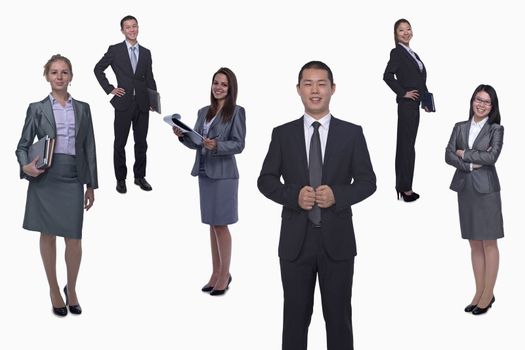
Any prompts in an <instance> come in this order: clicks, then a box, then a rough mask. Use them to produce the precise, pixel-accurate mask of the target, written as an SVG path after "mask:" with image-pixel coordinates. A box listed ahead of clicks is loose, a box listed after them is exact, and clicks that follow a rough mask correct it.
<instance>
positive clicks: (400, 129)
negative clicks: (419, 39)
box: [383, 18, 428, 202]
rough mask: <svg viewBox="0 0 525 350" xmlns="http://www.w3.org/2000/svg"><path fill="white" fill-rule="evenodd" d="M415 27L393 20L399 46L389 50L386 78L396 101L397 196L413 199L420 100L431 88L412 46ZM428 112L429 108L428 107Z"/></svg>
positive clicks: (414, 197)
mask: <svg viewBox="0 0 525 350" xmlns="http://www.w3.org/2000/svg"><path fill="white" fill-rule="evenodd" d="M411 39H412V27H411V26H410V23H409V22H408V21H407V20H406V19H403V18H402V19H399V20H397V21H396V23H395V24H394V41H395V43H396V47H395V48H393V49H392V51H391V52H390V60H389V61H388V64H387V66H386V69H385V73H384V74H383V80H384V81H385V82H386V83H387V84H388V86H389V87H390V88H391V89H392V91H394V93H395V94H396V101H397V146H396V191H397V198H398V199H399V198H401V199H402V200H404V201H405V202H413V201H415V200H417V199H418V198H419V194H417V193H416V192H414V191H413V190H412V180H413V178H414V165H415V161H416V151H415V148H414V147H415V144H416V136H417V129H418V126H419V104H420V99H421V96H422V95H423V94H424V93H426V92H428V89H427V86H426V80H427V70H426V68H425V65H424V64H423V62H422V61H421V59H420V58H419V56H418V55H417V54H416V53H415V52H414V51H412V49H411V48H410V40H411ZM425 110H426V111H427V112H428V110H427V109H426V108H425Z"/></svg>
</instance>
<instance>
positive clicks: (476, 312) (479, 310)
mask: <svg viewBox="0 0 525 350" xmlns="http://www.w3.org/2000/svg"><path fill="white" fill-rule="evenodd" d="M495 301H496V298H495V297H494V296H492V300H491V301H490V304H489V305H488V306H487V307H483V308H481V307H477V306H476V307H475V308H474V310H472V314H473V315H482V314H484V313H485V312H487V311H488V310H489V309H490V308H491V307H492V304H494V302H495Z"/></svg>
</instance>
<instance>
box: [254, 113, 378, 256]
mask: <svg viewBox="0 0 525 350" xmlns="http://www.w3.org/2000/svg"><path fill="white" fill-rule="evenodd" d="M281 177H282V179H283V180H284V183H283V182H281ZM309 182H310V181H309V172H308V162H307V159H306V145H305V140H304V122H303V117H301V118H299V119H297V120H294V121H292V122H290V123H287V124H284V125H281V126H279V127H277V128H275V129H274V130H273V133H272V141H271V143H270V147H269V149H268V153H267V155H266V158H265V159H264V163H263V166H262V169H261V174H260V175H259V179H258V181H257V185H258V187H259V191H261V193H262V194H264V195H265V196H266V197H268V198H269V199H271V200H273V201H275V202H277V203H279V204H281V205H282V206H283V210H282V221H281V236H280V239H279V257H280V258H281V259H285V260H289V261H292V260H295V259H296V258H297V257H298V256H299V253H300V252H301V248H302V246H303V241H304V238H305V235H306V229H307V225H308V211H306V210H304V209H302V208H301V207H299V203H298V199H299V191H300V190H301V188H303V187H304V186H306V185H308V184H309ZM322 184H323V185H328V186H330V187H331V188H332V191H333V193H334V197H335V204H334V205H333V206H331V207H330V208H325V209H321V215H322V227H321V231H322V235H323V243H324V246H325V248H326V251H327V252H328V254H329V255H330V256H331V257H332V258H333V259H336V260H344V259H350V258H353V257H354V256H355V255H356V253H357V250H356V243H355V236H354V228H353V224H352V205H354V204H356V203H359V202H360V201H362V200H363V199H365V198H367V197H369V196H370V195H372V193H374V192H375V190H376V176H375V174H374V170H373V169H372V163H371V162H370V156H369V154H368V148H367V146H366V141H365V137H364V135H363V131H362V129H361V127H360V126H357V125H354V124H352V123H348V122H345V121H342V120H340V119H337V118H334V117H332V119H331V120H330V129H329V130H328V139H327V141H326V149H325V156H324V160H323V179H322Z"/></svg>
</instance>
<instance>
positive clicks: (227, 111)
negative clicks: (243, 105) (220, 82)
mask: <svg viewBox="0 0 525 350" xmlns="http://www.w3.org/2000/svg"><path fill="white" fill-rule="evenodd" d="M217 74H224V75H225V76H226V78H227V79H228V95H226V98H225V100H224V105H223V106H222V109H221V110H220V112H221V115H220V118H221V122H222V123H226V122H229V121H230V119H231V118H232V117H233V113H234V112H235V106H236V104H237V78H236V77H235V74H234V73H233V72H232V70H231V69H229V68H226V67H221V68H219V70H218V71H216V72H215V74H213V78H212V79H211V84H212V88H211V89H213V81H214V80H215V77H216V76H217ZM210 101H211V106H210V108H209V109H208V113H207V114H206V120H207V121H210V120H211V119H212V118H213V117H214V116H215V115H216V114H217V113H218V112H219V102H218V101H217V99H216V98H215V97H214V96H213V90H211V91H210Z"/></svg>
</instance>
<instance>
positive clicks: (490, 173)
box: [445, 85, 503, 315]
mask: <svg viewBox="0 0 525 350" xmlns="http://www.w3.org/2000/svg"><path fill="white" fill-rule="evenodd" d="M500 120H501V117H500V113H499V104H498V96H497V95H496V91H495V90H494V88H493V87H492V86H490V85H480V86H478V87H477V88H476V90H474V93H473V94H472V98H471V99H470V113H469V120H467V121H464V122H459V123H457V124H456V125H455V126H454V130H453V131H452V135H451V136H450V141H449V143H448V146H447V148H446V153H445V160H446V162H447V163H448V164H450V165H452V166H453V167H455V168H456V172H455V173H454V177H453V179H452V183H451V185H450V189H451V190H453V191H456V192H457V193H458V204H459V219H460V226H461V236H462V237H463V238H464V239H468V240H469V243H470V248H471V259H472V267H473V270H474V280H475V282H476V292H475V294H474V297H473V298H472V301H471V302H470V304H469V305H467V307H465V312H472V313H473V314H474V315H480V314H483V313H485V312H487V310H488V309H489V308H490V307H491V306H492V304H493V303H494V301H495V300H496V299H495V298H494V285H495V284H496V277H497V275H498V267H499V251H498V244H497V239H498V238H502V237H503V216H502V213H501V197H500V184H499V180H498V174H497V172H496V167H495V164H496V161H497V160H498V157H499V154H500V152H501V148H502V146H503V126H501V125H500Z"/></svg>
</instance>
